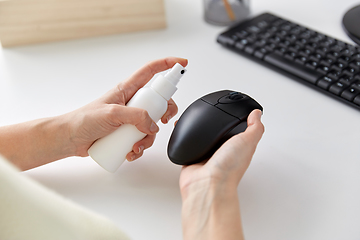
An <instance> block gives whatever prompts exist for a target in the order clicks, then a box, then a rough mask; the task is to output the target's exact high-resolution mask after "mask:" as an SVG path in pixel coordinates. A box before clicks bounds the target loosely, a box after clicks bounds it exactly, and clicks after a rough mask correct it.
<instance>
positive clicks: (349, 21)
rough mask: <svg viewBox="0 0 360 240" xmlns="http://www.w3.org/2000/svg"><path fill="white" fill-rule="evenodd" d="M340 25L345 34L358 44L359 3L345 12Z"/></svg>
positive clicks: (359, 29)
mask: <svg viewBox="0 0 360 240" xmlns="http://www.w3.org/2000/svg"><path fill="white" fill-rule="evenodd" d="M342 25H343V28H344V30H345V32H346V34H347V35H349V37H350V38H351V39H352V40H353V41H354V42H356V43H357V44H358V45H360V5H358V6H356V7H353V8H351V9H350V10H349V11H347V13H345V15H344V17H343V20H342Z"/></svg>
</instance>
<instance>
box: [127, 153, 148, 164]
mask: <svg viewBox="0 0 360 240" xmlns="http://www.w3.org/2000/svg"><path fill="white" fill-rule="evenodd" d="M143 153H144V152H140V153H138V154H136V153H134V152H133V151H131V152H129V153H128V154H127V155H126V160H128V161H129V162H132V161H135V160H136V159H138V158H140V157H141V156H142V155H143Z"/></svg>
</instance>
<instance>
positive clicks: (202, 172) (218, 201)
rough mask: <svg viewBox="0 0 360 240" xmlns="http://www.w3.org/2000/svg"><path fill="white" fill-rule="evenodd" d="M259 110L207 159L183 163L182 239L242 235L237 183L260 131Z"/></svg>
mask: <svg viewBox="0 0 360 240" xmlns="http://www.w3.org/2000/svg"><path fill="white" fill-rule="evenodd" d="M261 114H262V113H261V111H260V110H254V111H253V112H252V113H251V114H250V115H249V117H248V127H247V129H246V131H245V132H243V133H240V134H238V135H235V136H233V137H232V138H231V139H229V140H228V141H227V142H225V143H224V144H223V145H222V146H221V147H220V148H219V149H218V150H217V151H216V152H215V153H214V155H213V156H212V157H211V158H210V159H209V160H208V161H207V162H202V163H198V164H193V165H190V166H184V167H183V169H182V171H181V175H180V190H181V195H182V199H183V208H182V222H183V233H184V239H206V240H212V239H227V240H232V239H243V233H242V226H241V218H240V208H239V201H238V196H237V186H238V184H239V182H240V180H241V178H242V177H243V175H244V173H245V171H246V170H247V168H248V166H249V164H250V162H251V159H252V156H253V154H254V152H255V150H256V146H257V144H258V142H259V141H260V139H261V137H262V135H263V132H264V126H263V124H262V123H261V121H260V119H261Z"/></svg>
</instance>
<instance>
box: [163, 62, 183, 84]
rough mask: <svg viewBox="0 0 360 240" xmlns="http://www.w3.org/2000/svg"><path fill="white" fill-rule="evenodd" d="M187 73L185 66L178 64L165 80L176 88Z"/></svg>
mask: <svg viewBox="0 0 360 240" xmlns="http://www.w3.org/2000/svg"><path fill="white" fill-rule="evenodd" d="M185 72H186V69H185V68H184V67H183V66H181V65H180V64H179V63H176V64H175V65H174V66H173V67H172V68H171V70H170V71H169V72H168V73H167V74H166V75H165V78H166V79H167V80H168V81H169V82H171V83H172V84H174V85H175V86H176V85H177V83H178V82H179V81H180V78H181V77H182V75H183V74H184V73H185Z"/></svg>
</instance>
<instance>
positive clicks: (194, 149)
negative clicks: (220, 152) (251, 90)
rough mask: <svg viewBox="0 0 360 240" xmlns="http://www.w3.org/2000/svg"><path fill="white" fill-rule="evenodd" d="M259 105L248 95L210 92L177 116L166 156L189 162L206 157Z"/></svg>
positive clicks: (243, 125) (241, 127)
mask: <svg viewBox="0 0 360 240" xmlns="http://www.w3.org/2000/svg"><path fill="white" fill-rule="evenodd" d="M254 109H260V110H261V111H262V110H263V108H262V106H261V105H260V104H259V103H258V102H256V101H255V100H254V99H252V98H251V97H249V96H248V95H246V94H244V93H240V92H235V91H231V90H223V91H218V92H213V93H210V94H208V95H206V96H203V97H201V98H200V99H198V100H196V101H195V102H193V103H192V104H191V105H190V106H189V107H188V108H187V109H186V110H185V112H184V113H183V114H182V115H181V117H180V119H179V121H178V122H177V124H176V126H175V128H174V130H173V132H172V134H171V137H170V140H169V144H168V149H167V152H168V156H169V159H170V160H171V161H172V162H173V163H175V164H180V165H190V164H194V163H199V162H202V161H204V160H206V159H208V158H210V157H211V156H212V155H213V154H214V153H215V151H216V150H217V149H218V148H219V147H220V146H221V145H222V144H223V143H224V142H225V141H226V140H228V139H229V138H231V137H232V136H233V135H235V134H238V133H240V132H243V131H245V130H246V128H247V117H248V116H249V114H250V113H251V112H252V111H253V110H254Z"/></svg>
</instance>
